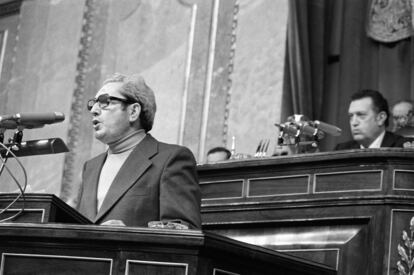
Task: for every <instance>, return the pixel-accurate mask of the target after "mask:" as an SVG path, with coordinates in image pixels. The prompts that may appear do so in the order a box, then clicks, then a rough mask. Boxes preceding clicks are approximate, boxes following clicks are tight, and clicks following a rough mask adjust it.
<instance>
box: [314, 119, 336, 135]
mask: <svg viewBox="0 0 414 275" xmlns="http://www.w3.org/2000/svg"><path fill="white" fill-rule="evenodd" d="M314 123H315V126H316V128H318V129H319V130H321V131H323V132H325V133H327V134H329V135H332V136H340V135H341V133H342V130H341V129H340V128H338V127H336V126H334V125H331V124H328V123H325V122H322V121H319V120H315V122H314Z"/></svg>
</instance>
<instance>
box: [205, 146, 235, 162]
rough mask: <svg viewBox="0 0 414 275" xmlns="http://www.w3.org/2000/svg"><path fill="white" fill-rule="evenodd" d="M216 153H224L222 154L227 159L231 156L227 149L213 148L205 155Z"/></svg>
mask: <svg viewBox="0 0 414 275" xmlns="http://www.w3.org/2000/svg"><path fill="white" fill-rule="evenodd" d="M218 152H224V153H226V155H227V159H229V158H230V156H231V152H230V151H229V150H228V149H226V148H224V147H214V148H211V149H210V150H208V152H207V155H210V154H214V153H218Z"/></svg>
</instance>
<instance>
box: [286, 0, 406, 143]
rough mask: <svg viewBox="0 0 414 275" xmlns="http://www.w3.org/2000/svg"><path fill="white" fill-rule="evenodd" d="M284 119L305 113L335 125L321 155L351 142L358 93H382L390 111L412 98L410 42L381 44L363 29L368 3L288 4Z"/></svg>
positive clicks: (297, 0) (304, 0)
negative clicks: (351, 113)
mask: <svg viewBox="0 0 414 275" xmlns="http://www.w3.org/2000/svg"><path fill="white" fill-rule="evenodd" d="M288 3H289V16H288V30H287V43H286V59H285V76H284V95H283V104H282V106H283V107H282V119H286V118H287V116H289V115H292V114H304V115H306V116H307V117H309V118H310V119H311V120H321V121H324V122H327V123H330V124H334V125H337V126H338V127H340V128H341V129H342V131H343V133H342V135H341V136H340V137H337V138H334V137H331V136H327V137H326V138H325V139H324V140H322V142H321V144H320V147H321V150H322V151H326V150H330V149H332V148H333V147H334V145H335V144H336V143H338V142H342V141H345V140H349V139H351V136H350V132H349V124H348V115H347V113H348V106H349V99H350V96H351V94H353V93H354V92H356V91H357V90H360V89H365V88H369V89H376V90H379V91H380V92H381V93H382V94H383V95H384V96H385V97H386V98H387V99H388V103H389V104H390V107H391V105H392V104H393V103H395V102H396V101H397V100H399V99H414V92H413V88H412V87H413V80H412V79H414V78H413V69H412V67H413V66H412V63H413V54H412V52H413V51H412V48H413V47H412V42H411V38H407V39H405V40H401V41H398V42H393V43H382V42H377V41H375V40H373V39H371V38H369V37H368V36H367V34H366V31H365V26H366V23H367V19H368V9H369V7H370V1H361V0H335V1H332V0H289V1H288Z"/></svg>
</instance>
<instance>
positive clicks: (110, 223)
mask: <svg viewBox="0 0 414 275" xmlns="http://www.w3.org/2000/svg"><path fill="white" fill-rule="evenodd" d="M101 225H115V226H126V225H125V223H124V222H123V221H121V220H108V221H104V222H103V223H101Z"/></svg>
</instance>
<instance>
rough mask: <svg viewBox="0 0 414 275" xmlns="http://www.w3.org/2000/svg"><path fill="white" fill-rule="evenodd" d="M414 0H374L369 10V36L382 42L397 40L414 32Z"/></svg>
mask: <svg viewBox="0 0 414 275" xmlns="http://www.w3.org/2000/svg"><path fill="white" fill-rule="evenodd" d="M411 1H413V0H373V1H372V3H371V7H370V9H369V12H368V21H367V33H368V36H369V37H371V38H373V39H375V40H377V41H380V42H395V41H398V40H402V39H405V38H407V37H410V36H411V35H412V34H413V24H412V2H411Z"/></svg>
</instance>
